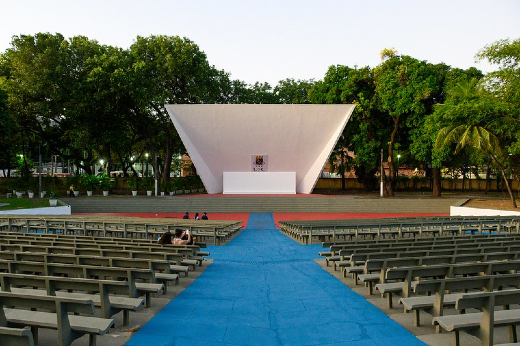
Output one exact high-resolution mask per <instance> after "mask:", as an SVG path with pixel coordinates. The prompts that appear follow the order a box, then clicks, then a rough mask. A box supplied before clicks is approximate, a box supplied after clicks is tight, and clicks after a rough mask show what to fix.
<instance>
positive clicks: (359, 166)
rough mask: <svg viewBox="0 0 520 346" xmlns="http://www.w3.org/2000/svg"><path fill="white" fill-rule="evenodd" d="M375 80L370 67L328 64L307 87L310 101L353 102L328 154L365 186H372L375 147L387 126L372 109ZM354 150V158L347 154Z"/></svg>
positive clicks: (375, 167) (375, 161) (341, 168)
mask: <svg viewBox="0 0 520 346" xmlns="http://www.w3.org/2000/svg"><path fill="white" fill-rule="evenodd" d="M374 95H375V83H374V75H373V70H372V69H371V68H370V67H363V68H358V67H354V68H351V67H348V66H342V65H334V66H330V67H329V69H328V70H327V73H326V75H325V77H324V78H323V80H322V81H318V82H316V83H315V84H314V85H313V87H312V88H311V89H310V90H309V99H310V101H311V102H312V103H325V104H342V103H343V104H355V105H356V108H355V109H354V112H353V113H352V116H351V118H350V120H349V121H348V123H347V125H346V126H345V129H344V131H343V133H342V135H341V137H340V140H339V141H338V143H337V145H336V147H335V148H334V151H333V152H332V154H331V158H330V161H331V162H338V160H341V163H342V164H346V166H345V167H341V166H340V167H338V168H339V169H340V170H344V169H345V170H346V169H351V168H354V170H355V172H356V176H357V178H358V180H359V181H360V182H361V183H362V184H363V186H364V187H365V189H367V190H372V189H373V188H375V180H374V179H375V178H374V175H375V174H376V172H378V168H379V164H380V160H379V150H380V147H381V140H382V139H383V138H384V136H385V135H384V131H385V130H384V129H386V128H388V125H387V124H385V123H384V121H385V120H386V119H385V118H384V117H382V116H381V112H380V111H379V110H378V109H377V108H376V103H375V99H374ZM346 149H348V150H349V151H348V153H351V152H355V157H354V156H353V155H352V156H351V155H348V157H347V156H346V155H347V151H346Z"/></svg>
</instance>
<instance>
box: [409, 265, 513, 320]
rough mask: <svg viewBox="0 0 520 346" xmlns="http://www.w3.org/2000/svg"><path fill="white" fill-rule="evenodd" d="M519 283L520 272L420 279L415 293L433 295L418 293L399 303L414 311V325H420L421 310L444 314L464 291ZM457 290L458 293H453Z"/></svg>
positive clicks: (433, 314)
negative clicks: (445, 309)
mask: <svg viewBox="0 0 520 346" xmlns="http://www.w3.org/2000/svg"><path fill="white" fill-rule="evenodd" d="M518 285H520V274H498V275H483V276H471V277H458V278H448V279H436V280H420V281H419V282H417V284H416V285H415V287H414V293H415V294H420V293H428V294H430V293H433V295H418V296H412V297H407V298H401V299H400V300H399V303H400V304H402V305H403V307H404V311H405V312H410V311H412V312H413V314H414V325H415V326H416V327H418V326H420V312H421V311H426V312H428V313H430V314H431V315H432V316H433V317H436V316H442V315H443V310H444V308H445V307H454V306H455V303H456V300H457V298H458V297H459V296H460V295H461V294H462V293H463V292H467V291H469V290H486V291H493V290H495V289H497V288H504V287H508V286H518ZM457 291H458V293H453V292H457ZM460 291H462V292H460ZM446 292H450V293H446Z"/></svg>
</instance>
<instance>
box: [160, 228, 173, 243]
mask: <svg viewBox="0 0 520 346" xmlns="http://www.w3.org/2000/svg"><path fill="white" fill-rule="evenodd" d="M158 243H159V244H161V245H165V244H171V243H172V234H171V233H170V231H166V232H164V233H163V234H162V235H161V236H160V237H159V241H158Z"/></svg>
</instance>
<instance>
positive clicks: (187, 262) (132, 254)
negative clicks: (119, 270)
mask: <svg viewBox="0 0 520 346" xmlns="http://www.w3.org/2000/svg"><path fill="white" fill-rule="evenodd" d="M140 250H141V251H130V250H121V249H120V248H115V249H98V248H74V247H55V246H37V245H18V244H12V245H9V244H8V245H3V244H0V252H1V251H13V252H35V253H49V254H68V255H81V256H105V257H124V258H141V259H151V260H152V259H158V260H167V261H170V262H171V263H172V267H171V269H172V271H174V272H176V273H177V272H184V273H185V274H186V275H187V269H186V267H189V266H191V268H192V269H194V268H195V267H196V266H197V265H199V260H192V259H185V256H184V255H183V254H181V253H177V252H170V251H167V252H159V251H156V252H150V251H145V249H144V248H141V249H140ZM190 251H191V250H190Z"/></svg>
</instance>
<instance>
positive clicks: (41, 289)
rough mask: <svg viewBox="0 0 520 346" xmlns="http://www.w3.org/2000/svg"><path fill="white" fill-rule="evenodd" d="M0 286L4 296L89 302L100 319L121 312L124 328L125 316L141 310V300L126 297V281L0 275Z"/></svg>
mask: <svg viewBox="0 0 520 346" xmlns="http://www.w3.org/2000/svg"><path fill="white" fill-rule="evenodd" d="M0 286H1V287H2V291H5V292H14V293H24V294H41V295H50V296H58V297H66V298H80V299H90V300H92V301H93V302H94V305H95V306H96V307H98V308H100V309H101V316H102V317H103V318H111V317H112V316H114V315H115V314H117V313H119V312H120V311H123V325H124V326H127V325H128V323H129V313H130V312H131V311H138V310H139V309H141V307H142V306H144V299H142V298H132V297H129V295H130V293H131V292H130V287H129V284H128V282H126V281H112V280H96V279H80V278H63V277H55V276H42V275H27V274H8V273H0ZM20 287H22V288H20ZM25 287H31V288H30V289H27V288H25ZM79 292H81V293H79Z"/></svg>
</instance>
